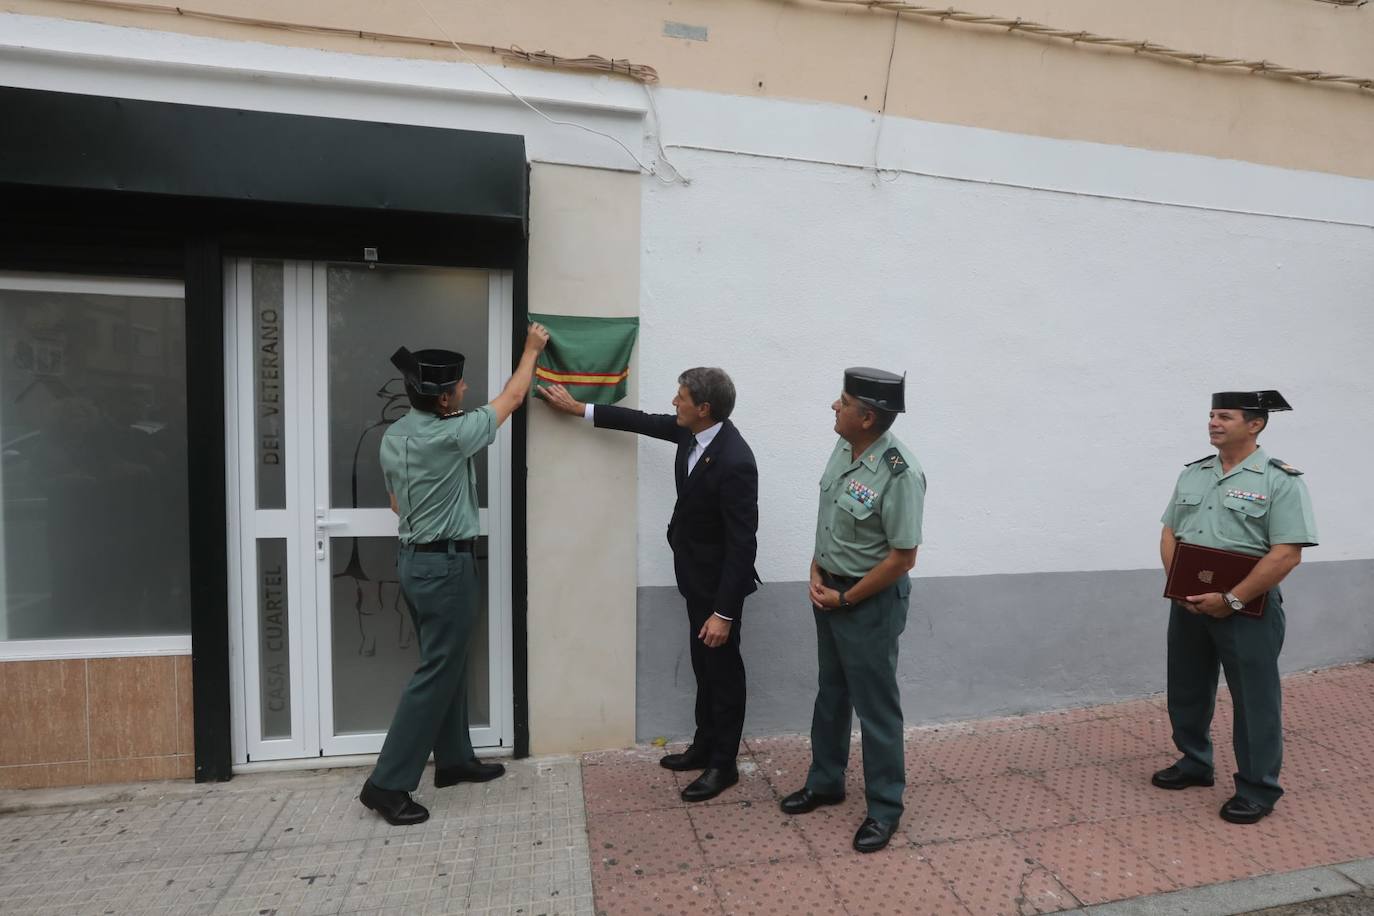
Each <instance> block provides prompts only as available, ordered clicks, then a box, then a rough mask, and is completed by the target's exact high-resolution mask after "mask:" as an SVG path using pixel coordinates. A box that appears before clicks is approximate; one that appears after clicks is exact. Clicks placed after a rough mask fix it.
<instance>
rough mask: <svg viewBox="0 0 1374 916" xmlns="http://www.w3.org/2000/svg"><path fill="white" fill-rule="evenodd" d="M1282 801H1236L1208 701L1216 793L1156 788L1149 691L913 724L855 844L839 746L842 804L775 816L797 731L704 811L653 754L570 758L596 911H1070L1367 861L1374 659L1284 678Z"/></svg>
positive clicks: (795, 774)
mask: <svg viewBox="0 0 1374 916" xmlns="http://www.w3.org/2000/svg"><path fill="white" fill-rule="evenodd" d="M1284 699H1285V726H1286V731H1287V741H1286V744H1285V765H1284V771H1283V783H1284V786H1285V788H1286V789H1287V792H1288V794H1287V795H1286V796H1285V798H1284V799H1283V800H1282V801H1281V802H1280V803H1279V805H1278V806H1277V807H1276V809H1275V812H1274V813H1273V814H1272V815H1270V816H1269V817H1268V818H1267V819H1265V820H1264V821H1262V822H1261V823H1259V824H1257V825H1253V826H1244V827H1242V826H1235V825H1232V824H1227V823H1226V822H1224V821H1222V820H1221V819H1220V818H1219V817H1218V816H1217V809H1218V808H1220V806H1221V804H1222V802H1224V801H1225V800H1226V799H1227V798H1228V797H1229V796H1230V794H1231V790H1232V782H1231V779H1230V774H1231V773H1232V772H1233V771H1234V769H1235V763H1234V756H1233V754H1232V752H1231V748H1230V736H1231V710H1230V701H1229V699H1228V698H1227V697H1226V696H1225V694H1224V693H1223V695H1222V696H1221V697H1220V698H1219V700H1218V709H1217V721H1216V722H1215V723H1214V727H1213V734H1214V738H1215V739H1216V741H1217V774H1218V779H1217V784H1216V786H1215V787H1214V788H1211V789H1189V790H1186V791H1182V792H1165V791H1162V790H1159V789H1156V788H1154V787H1152V786H1151V785H1150V784H1149V777H1150V774H1151V772H1153V771H1154V770H1156V769H1158V768H1160V767H1162V766H1167V765H1168V764H1169V763H1172V762H1173V760H1174V758H1175V754H1174V753H1173V747H1172V744H1171V742H1170V740H1169V726H1168V718H1167V716H1166V714H1165V710H1164V705H1163V700H1162V699H1153V700H1143V701H1135V702H1129V703H1121V704H1116V705H1111V706H1099V707H1093V708H1088V709H1077V710H1071V711H1066V712H1060V713H1047V714H1043V715H1037V716H1027V717H1022V718H1015V719H998V720H988V721H981V722H974V723H967V724H962V725H957V726H950V727H941V728H928V729H913V730H908V732H907V738H906V757H907V781H908V785H907V794H906V810H907V813H906V816H905V818H904V819H903V822H902V830H901V833H900V834H899V836H898V837H897V838H896V839H895V840H894V842H893V844H892V846H891V847H889V848H888V849H887V850H885V851H884V852H881V853H878V854H875V855H869V856H861V855H859V854H857V853H855V852H853V851H852V850H851V849H850V845H849V844H850V840H851V838H852V836H853V833H854V830H855V829H856V828H857V827H858V825H859V823H860V821H861V820H862V819H863V815H864V804H863V788H862V762H861V759H860V756H859V754H860V752H859V747H858V741H857V737H856V740H855V741H854V742H853V752H852V755H851V766H850V770H849V778H848V798H847V799H846V801H845V802H844V803H843V804H842V805H838V806H835V807H833V808H822V809H820V810H818V811H815V812H813V813H811V814H807V815H802V816H799V817H788V816H786V815H784V814H782V813H781V812H780V811H779V810H778V801H779V799H781V798H782V797H783V796H784V795H786V794H787V793H789V792H791V791H793V790H795V789H797V788H800V787H801V785H802V784H803V782H804V780H805V776H806V769H807V766H808V764H809V762H810V750H809V747H808V742H807V740H806V739H805V738H804V737H798V736H788V737H776V738H751V739H748V740H747V741H746V748H745V750H744V752H743V754H742V757H741V760H740V771H741V773H740V775H741V779H740V785H739V786H738V787H736V788H733V789H731V790H729V791H727V792H726V793H724V794H723V795H721V796H720V797H718V798H716V799H714V800H713V801H711V802H708V803H705V804H695V805H687V804H685V803H683V802H682V801H680V800H679V799H678V797H677V790H678V789H679V788H681V786H683V785H685V784H686V782H687V781H689V780H690V779H692V778H694V776H695V775H696V774H695V773H686V774H674V773H671V772H669V771H668V770H665V769H663V768H662V767H660V766H658V763H657V761H658V758H659V756H661V755H662V754H663V753H664V750H663V749H660V748H637V749H634V750H631V751H616V752H608V753H600V754H589V755H586V756H584V757H583V759H582V764H583V767H582V780H583V786H584V794H585V798H586V806H587V829H588V834H589V837H590V849H591V857H592V879H593V884H594V887H595V892H596V894H595V896H596V909H597V912H598V913H604V914H607V916H620V914H639V913H653V914H696V913H702V914H707V913H709V914H720V913H731V914H734V913H740V914H772V913H777V914H786V916H804V914H832V913H850V914H865V916H868V914H875V916H876V914H887V913H891V914H903V916H910V914H917V913H936V914H969V913H972V914H980V916H981V914H998V913H1008V914H1024V913H1049V912H1055V911H1058V910H1066V909H1076V908H1080V907H1087V906H1092V905H1097V904H1104V903H1107V902H1109V901H1119V900H1125V899H1128V898H1137V897H1141V896H1142V895H1152V894H1163V893H1168V892H1173V891H1178V890H1180V889H1184V888H1194V887H1200V886H1203V885H1214V884H1219V883H1222V882H1229V881H1234V880H1236V879H1244V878H1249V877H1252V876H1258V875H1267V874H1275V873H1282V872H1292V871H1296V870H1299V869H1304V868H1309V867H1313V866H1319V865H1329V864H1335V863H1343V862H1347V861H1350V860H1354V859H1362V858H1368V857H1371V856H1374V784H1371V780H1370V777H1371V776H1372V775H1374V665H1362V666H1356V667H1351V668H1342V669H1334V670H1330V671H1326V672H1319V673H1316V674H1308V675H1299V676H1295V677H1291V678H1288V679H1286V680H1285V683H1284Z"/></svg>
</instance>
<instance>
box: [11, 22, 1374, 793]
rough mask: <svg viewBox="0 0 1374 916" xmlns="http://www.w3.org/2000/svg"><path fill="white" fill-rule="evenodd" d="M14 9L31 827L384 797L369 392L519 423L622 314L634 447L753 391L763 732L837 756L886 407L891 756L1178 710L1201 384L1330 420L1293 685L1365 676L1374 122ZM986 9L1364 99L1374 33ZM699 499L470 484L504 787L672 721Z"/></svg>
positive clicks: (659, 27) (1083, 81) (846, 53)
mask: <svg viewBox="0 0 1374 916" xmlns="http://www.w3.org/2000/svg"><path fill="white" fill-rule="evenodd" d="M7 9H8V10H9V11H8V12H6V13H3V14H0V111H3V119H2V120H0V123H4V124H5V125H6V127H5V142H4V143H3V144H0V201H3V210H4V212H5V219H4V221H3V228H0V231H2V232H3V233H4V244H3V247H0V445H3V449H4V463H3V466H2V467H0V496H2V497H3V506H4V511H3V515H0V545H2V546H3V553H2V554H0V555H2V556H3V563H0V585H2V586H3V587H0V598H3V602H4V603H3V605H0V696H2V697H3V700H0V726H3V728H0V731H3V734H4V735H5V738H4V741H3V745H0V747H2V749H0V787H22V786H35V785H59V784H72V783H82V782H102V781H127V780H136V779H148V778H167V777H192V776H194V777H196V778H199V779H220V778H227V777H228V776H229V775H230V774H231V773H232V772H235V771H245V770H251V769H253V768H256V767H282V766H304V765H309V766H318V765H321V763H351V762H360V761H363V760H366V759H367V757H368V755H370V754H373V753H375V752H376V750H377V749H378V747H379V746H380V740H381V731H382V729H384V728H385V725H386V722H387V721H388V718H389V714H390V711H391V707H392V704H393V702H394V700H395V696H396V694H397V692H398V690H399V686H400V684H401V683H402V682H403V680H404V677H405V676H406V674H407V673H408V671H409V668H410V665H411V664H412V661H413V658H414V651H415V650H414V634H413V632H411V631H410V630H409V628H408V625H407V618H406V615H405V614H404V609H403V607H402V605H401V600H400V597H399V595H398V592H397V586H396V582H395V573H394V567H393V556H394V541H393V539H392V537H393V535H394V531H395V527H394V520H393V518H392V516H391V514H390V512H389V511H388V510H387V509H386V502H385V493H384V491H383V489H382V488H381V479H380V473H379V470H378V468H377V464H376V446H377V439H378V437H379V435H380V430H381V429H382V428H383V427H384V426H385V424H386V423H387V422H389V421H390V420H391V419H394V418H395V416H396V415H397V412H398V411H399V410H401V409H403V408H402V406H401V405H402V404H403V401H402V399H401V397H400V389H399V388H398V387H397V381H396V379H394V378H393V377H392V375H393V373H392V372H391V370H390V366H389V364H388V363H387V361H386V357H387V355H388V354H390V353H391V352H392V351H393V350H394V349H395V347H397V346H400V345H406V346H411V347H417V346H425V345H434V346H449V347H454V348H456V349H459V350H462V351H463V352H465V353H466V354H467V356H468V373H467V374H468V379H469V382H470V384H471V385H472V389H471V394H470V397H472V398H474V399H484V398H485V397H486V396H487V395H488V394H490V393H492V392H494V391H495V390H496V389H497V386H499V384H500V383H501V382H502V381H503V380H504V378H505V376H506V375H508V374H509V370H510V367H511V359H512V355H513V353H514V351H515V347H516V346H517V344H518V340H519V339H520V335H521V333H522V329H523V325H524V321H525V315H526V314H527V313H529V312H542V313H555V314H573V315H607V316H637V317H638V318H639V319H640V326H641V332H640V342H639V349H638V351H637V354H636V362H635V365H634V366H633V367H632V372H631V395H630V398H629V399H628V401H627V402H626V403H628V404H631V405H638V406H642V407H644V408H645V409H651V410H660V409H661V410H668V409H669V408H668V401H669V399H670V398H671V396H672V395H673V393H674V392H675V390H676V378H677V375H678V373H679V372H680V371H681V370H682V369H684V368H686V367H688V366H693V365H719V366H722V367H724V368H725V369H727V371H729V372H730V373H731V374H732V376H733V377H734V379H735V381H736V384H737V387H738V389H739V403H738V407H737V410H736V413H735V420H736V422H737V423H738V425H739V426H740V428H741V430H742V431H743V432H744V434H745V435H746V437H747V438H748V439H749V441H750V442H751V445H752V446H753V448H754V451H755V453H756V455H757V456H758V459H759V468H760V512H761V520H760V532H759V544H760V548H759V560H758V571H759V573H760V575H761V576H762V578H763V579H764V584H763V586H762V587H761V590H760V592H759V593H758V594H757V595H756V596H754V597H752V598H751V599H750V600H749V602H748V603H747V605H746V611H745V621H744V623H743V633H742V635H743V648H744V652H745V654H746V664H747V666H748V670H749V676H750V688H749V689H750V718H749V721H748V724H747V727H748V729H749V730H750V731H752V732H767V731H783V730H803V729H804V728H805V727H806V724H807V722H809V715H810V705H809V704H810V698H811V697H812V696H813V691H814V657H815V656H814V651H815V649H814V635H813V633H814V631H813V629H812V625H811V622H810V614H809V609H808V606H807V604H806V598H805V587H804V581H805V570H806V567H807V563H808V562H809V559H810V544H811V539H812V527H813V525H814V513H815V499H816V493H815V487H816V480H817V478H818V476H819V473H820V470H821V467H822V466H823V464H824V460H825V456H826V455H827V454H828V450H829V447H830V445H831V442H832V439H833V433H832V432H831V418H830V414H829V404H830V402H831V401H832V400H833V398H834V397H835V395H836V393H837V390H838V386H839V383H840V373H841V371H842V369H843V368H844V367H845V366H850V365H875V366H881V367H884V368H889V369H894V370H897V371H906V372H907V373H908V395H907V400H908V403H909V405H911V407H910V409H909V412H908V413H907V414H906V415H905V416H904V417H903V418H902V419H901V420H900V421H899V423H898V426H897V433H898V435H900V436H901V437H902V438H903V439H904V441H906V442H907V443H909V444H910V445H911V446H912V448H913V449H915V450H916V452H917V455H918V457H919V459H920V461H921V463H922V465H923V467H924V468H925V469H926V471H927V474H928V477H929V480H930V491H929V501H928V506H927V514H926V544H925V545H924V546H923V547H922V550H921V554H920V558H919V561H918V565H917V575H918V582H917V584H916V589H915V592H914V595H913V610H912V616H911V621H910V624H909V625H908V628H907V631H906V634H905V636H904V638H903V644H902V651H903V661H902V675H901V680H902V685H903V690H904V694H905V696H904V700H905V704H904V705H905V709H906V711H907V716H908V719H909V721H911V722H913V723H916V722H934V721H941V720H947V719H953V718H964V717H971V716H979V715H994V714H1009V713H1015V712H1020V711H1028V710H1038V709H1045V708H1052V707H1056V706H1064V705H1073V704H1077V703H1087V702H1094V701H1101V700H1106V699H1111V698H1120V697H1129V696H1138V695H1142V694H1148V693H1152V692H1155V691H1158V690H1160V689H1162V686H1163V678H1164V665H1163V642H1164V625H1165V619H1166V614H1165V610H1166V607H1165V605H1164V603H1163V601H1162V599H1160V598H1159V594H1160V593H1161V592H1162V589H1163V583H1162V574H1161V573H1160V572H1159V571H1158V570H1157V550H1156V544H1157V538H1158V531H1159V529H1158V519H1159V516H1160V512H1161V510H1162V508H1163V502H1164V500H1165V499H1166V498H1167V496H1168V494H1169V491H1170V487H1171V485H1172V483H1173V479H1174V477H1175V476H1176V472H1177V470H1178V468H1179V467H1180V466H1181V465H1182V464H1183V463H1184V462H1186V461H1189V460H1192V459H1194V458H1197V457H1199V456H1201V455H1202V454H1204V453H1205V452H1206V450H1207V445H1206V441H1205V428H1204V421H1205V414H1206V405H1207V403H1208V402H1207V397H1208V395H1209V393H1210V392H1211V391H1213V390H1221V389H1234V388H1246V387H1255V388H1268V387H1272V388H1278V389H1281V390H1282V391H1283V392H1284V393H1285V395H1286V396H1287V397H1288V398H1289V400H1290V401H1292V402H1293V404H1294V405H1295V407H1296V408H1297V409H1296V410H1295V411H1294V412H1293V413H1292V414H1285V415H1283V416H1281V417H1278V418H1276V420H1275V422H1274V424H1273V427H1272V429H1271V430H1269V431H1267V432H1266V434H1265V436H1264V437H1263V440H1262V441H1263V443H1264V445H1265V446H1266V448H1267V449H1268V450H1269V452H1270V453H1271V454H1274V455H1277V456H1280V457H1282V458H1284V459H1286V460H1288V461H1290V462H1291V463H1293V464H1296V465H1298V466H1300V467H1302V468H1304V469H1305V470H1306V472H1307V478H1306V479H1307V481H1308V483H1309V487H1310V489H1311V491H1312V494H1313V498H1314V501H1315V503H1316V509H1317V514H1318V521H1319V525H1320V531H1321V534H1322V545H1321V547H1319V548H1314V549H1312V550H1310V551H1308V556H1307V559H1306V562H1305V563H1304V564H1303V566H1302V567H1300V568H1299V569H1298V570H1297V572H1295V573H1294V574H1293V576H1292V577H1291V578H1290V580H1289V582H1290V585H1289V586H1288V589H1289V591H1288V600H1287V602H1286V603H1287V604H1288V605H1289V606H1290V607H1291V608H1292V612H1291V615H1290V624H1289V626H1290V629H1289V636H1288V648H1287V652H1286V653H1285V656H1284V664H1285V665H1286V667H1288V668H1289V669H1298V668H1306V667H1315V666H1322V665H1327V664H1335V663H1338V662H1343V661H1350V660H1354V659H1359V658H1365V657H1368V656H1369V655H1371V654H1374V624H1372V623H1371V622H1370V620H1371V617H1370V615H1369V613H1368V610H1369V601H1370V599H1369V595H1370V594H1371V586H1374V534H1371V530H1372V529H1371V526H1370V525H1369V524H1368V521H1367V519H1368V518H1369V517H1370V515H1371V513H1374V496H1371V495H1370V494H1368V493H1365V492H1360V491H1359V489H1358V487H1354V488H1352V487H1350V486H1348V485H1346V484H1345V481H1344V480H1343V479H1342V472H1341V470H1340V469H1339V468H1338V467H1337V464H1338V463H1339V461H1340V460H1341V459H1342V458H1343V457H1344V456H1345V455H1347V454H1356V455H1358V454H1360V453H1362V452H1363V451H1364V450H1366V449H1367V448H1368V447H1370V446H1374V434H1371V433H1370V431H1369V424H1368V423H1365V422H1362V421H1363V419H1364V418H1367V417H1368V416H1369V407H1368V404H1369V403H1370V402H1371V400H1372V399H1374V380H1371V377H1370V375H1369V373H1368V371H1367V368H1366V365H1367V363H1368V360H1369V357H1370V354H1371V353H1374V310H1371V309H1370V307H1369V306H1370V303H1371V302H1372V301H1374V157H1371V156H1370V154H1369V150H1370V149H1374V117H1371V116H1370V115H1371V112H1374V90H1371V89H1369V88H1361V87H1360V86H1359V85H1356V84H1352V83H1346V82H1317V81H1312V80H1309V79H1296V78H1291V77H1282V76H1274V75H1264V74H1258V73H1253V72H1250V71H1248V70H1244V69H1237V68H1234V67H1218V66H1211V65H1208V64H1206V63H1196V62H1192V63H1186V62H1179V61H1177V60H1169V59H1164V58H1163V57H1161V56H1159V55H1152V54H1147V53H1137V52H1132V51H1130V50H1123V49H1122V48H1120V47H1112V46H1109V45H1106V44H1101V43H1094V42H1091V41H1083V40H1080V41H1078V42H1074V41H1068V40H1064V39H1062V38H1054V37H1047V36H1045V35H1042V34H1034V33H1029V32H1026V31H1025V30H1022V29H1009V28H1008V27H1007V25H1006V23H1002V24H1001V25H988V24H979V23H977V22H970V21H955V20H952V19H948V18H947V19H945V20H941V19H938V18H930V17H927V16H924V15H921V14H919V13H918V12H916V11H914V10H911V11H909V12H908V13H906V14H902V13H899V12H898V11H895V10H890V9H870V8H867V7H863V6H857V5H852V4H844V3H836V2H827V0H807V2H801V3H783V2H777V0H745V2H738V3H732V4H728V5H721V4H712V3H707V2H705V0H689V2H685V3H684V2H674V3H667V2H651V3H640V2H627V0H611V2H604V3H597V4H585V3H571V4H569V3H543V2H541V3H536V4H502V3H498V2H489V0H481V2H476V3H465V4H462V5H461V6H452V5H441V4H437V3H431V2H428V0H426V2H419V0H416V2H411V3H404V2H403V3H397V4H388V5H384V6H376V5H372V4H338V3H324V2H320V0H293V2H291V3H288V4H280V3H279V4H267V3H241V2H236V3H229V2H225V0H206V2H204V3H203V4H202V5H200V6H199V7H198V8H195V9H192V8H189V7H180V8H178V9H179V10H180V12H179V13H178V12H177V11H176V10H172V9H171V8H169V7H168V8H164V7H159V6H156V5H153V4H140V3H120V4H110V3H103V2H100V0H60V2H59V0H14V2H12V3H11V4H9V6H8V7H7ZM976 12H978V13H986V14H990V15H995V16H997V17H1004V18H1005V19H1007V20H1015V19H1016V18H1017V17H1020V18H1021V19H1022V20H1023V21H1032V22H1037V23H1044V24H1047V25H1050V26H1055V27H1058V28H1061V29H1063V30H1065V31H1067V32H1071V33H1081V34H1083V35H1085V36H1086V35H1092V36H1101V37H1104V38H1120V39H1124V40H1128V41H1143V40H1145V39H1149V41H1150V42H1152V43H1153V45H1152V47H1161V48H1171V49H1179V50H1183V51H1189V52H1196V54H1197V55H1204V54H1205V55H1209V56H1210V57H1212V58H1226V59H1235V60H1242V61H1244V60H1253V61H1259V60H1264V61H1269V62H1271V63H1274V64H1277V65H1282V66H1286V67H1295V68H1309V69H1311V70H1320V71H1323V72H1325V73H1328V74H1338V75H1339V74H1350V75H1353V76H1355V77H1371V76H1374V63H1372V62H1374V54H1371V53H1370V52H1371V50H1372V49H1374V12H1371V11H1370V9H1369V8H1359V7H1354V6H1345V5H1342V4H1332V3H1326V2H1318V0H1259V2H1256V0H1207V2H1205V3H1196V2H1190V3H1184V2H1182V0H1168V2H1161V3H1155V4H1149V5H1129V6H1128V5H1117V4H1110V5H1109V4H1094V3H1088V2H1083V0H1039V2H1032V0H1002V2H999V3H998V4H996V8H993V7H992V6H988V7H985V8H980V9H979V10H977V11H976ZM535 48H538V49H540V50H541V52H544V51H547V53H541V54H533V55H531V54H525V53H524V52H522V51H520V49H535ZM584 54H587V55H588V56H587V57H579V56H580V55H584ZM590 55H596V57H592V56H590ZM610 60H614V61H615V63H613V64H611V63H607V61H610ZM1195 60H1196V58H1194V61H1195ZM670 461H671V455H670V453H669V452H668V451H667V450H666V448H662V447H658V446H656V445H655V444H654V443H648V442H645V443H640V442H637V441H635V440H634V439H633V438H631V437H628V436H622V435H620V434H609V433H601V434H595V433H593V432H592V431H591V430H590V429H588V428H587V427H585V426H584V425H582V424H580V423H578V422H576V421H573V420H569V419H567V418H564V417H559V416H556V415H554V414H553V413H552V411H549V410H546V409H545V408H544V406H543V405H540V404H531V405H529V406H528V407H527V408H526V409H525V410H523V411H521V412H520V413H519V414H517V416H516V420H515V422H513V423H512V424H510V426H509V427H507V428H505V429H504V430H503V433H502V436H501V438H500V439H499V440H498V442H497V444H496V445H495V446H493V448H492V449H491V450H490V451H489V453H488V455H487V458H486V461H485V464H484V465H482V466H481V468H480V474H481V475H482V492H483V496H482V499H483V502H482V505H483V531H484V537H483V545H484V546H483V549H482V551H481V552H482V554H483V561H484V563H485V571H486V583H487V605H488V611H487V618H486V625H485V628H484V629H483V631H482V639H481V646H480V647H479V648H478V649H477V650H476V652H475V655H474V661H475V664H474V666H473V669H474V670H473V675H472V684H471V686H472V689H473V691H474V697H475V707H474V717H473V719H474V741H475V742H476V743H478V744H479V745H480V746H482V747H483V748H486V749H487V750H488V752H490V753H516V754H524V753H552V752H571V751H578V750H585V749H592V748H604V747H615V746H623V745H626V744H629V743H631V742H632V741H635V740H644V739H648V738H653V737H657V736H676V735H682V734H685V733H687V732H689V731H690V727H691V721H690V719H691V711H690V710H691V704H690V696H691V692H692V687H693V685H692V682H691V673H690V666H689V665H686V664H685V663H684V662H685V655H686V641H685V639H684V635H685V632H684V626H683V615H682V613H681V611H682V609H681V607H680V600H679V599H678V598H677V596H676V592H675V589H674V588H673V586H672V566H671V562H670V558H669V556H668V552H667V549H666V544H665V543H664V540H663V529H664V526H665V525H666V522H667V518H668V515H669V513H670V510H671V506H672V500H673V491H672V483H671V474H670Z"/></svg>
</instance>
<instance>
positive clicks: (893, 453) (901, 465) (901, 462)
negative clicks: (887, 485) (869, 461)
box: [883, 446, 911, 474]
mask: <svg viewBox="0 0 1374 916" xmlns="http://www.w3.org/2000/svg"><path fill="white" fill-rule="evenodd" d="M883 461H886V462H887V469H888V470H889V471H891V472H892V473H893V474H900V473H902V472H903V471H905V470H906V469H907V468H909V467H911V465H909V464H907V463H906V459H905V458H903V457H902V453H901V452H899V451H897V447H896V446H893V447H892V448H890V449H888V450H887V451H885V452H883Z"/></svg>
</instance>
